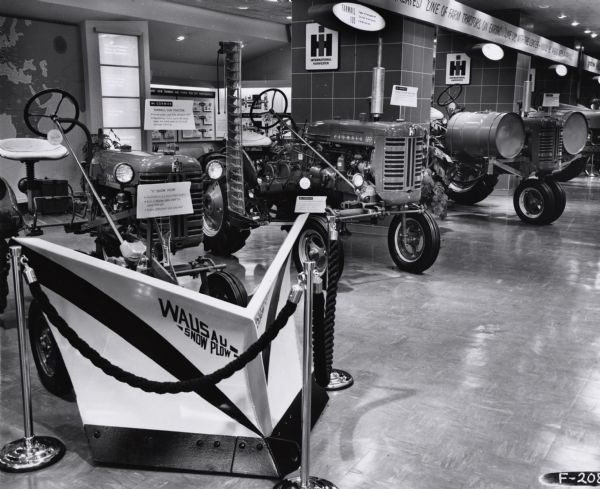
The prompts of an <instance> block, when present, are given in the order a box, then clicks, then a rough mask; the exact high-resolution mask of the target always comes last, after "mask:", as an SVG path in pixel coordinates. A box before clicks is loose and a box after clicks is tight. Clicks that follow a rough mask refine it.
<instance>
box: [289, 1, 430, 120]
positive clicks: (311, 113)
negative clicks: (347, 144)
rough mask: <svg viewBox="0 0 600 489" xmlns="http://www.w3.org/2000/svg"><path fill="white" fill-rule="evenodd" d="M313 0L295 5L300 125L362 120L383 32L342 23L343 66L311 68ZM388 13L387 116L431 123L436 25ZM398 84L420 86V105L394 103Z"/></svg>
mask: <svg viewBox="0 0 600 489" xmlns="http://www.w3.org/2000/svg"><path fill="white" fill-rule="evenodd" d="M315 3H316V2H315ZM312 4H313V2H312V1H311V0H294V2H293V4H292V13H293V19H294V20H293V24H292V98H293V103H292V107H293V115H294V119H295V120H296V122H297V123H298V124H303V123H305V122H307V121H309V122H312V121H317V120H322V119H331V118H333V117H341V118H348V119H358V117H359V114H360V113H361V112H365V113H367V114H368V113H369V112H370V106H369V100H368V97H370V95H371V83H372V70H373V67H374V66H376V64H377V40H378V34H377V33H368V32H363V31H357V30H355V29H352V28H350V27H345V26H342V25H341V24H339V25H337V26H336V30H337V31H338V32H339V39H340V47H339V68H338V69H337V70H335V71H306V70H305V69H304V63H305V26H306V24H307V23H309V22H312V21H313V20H312V19H310V18H309V17H308V8H309V7H310V6H311V5H312ZM383 15H384V17H385V19H386V23H387V25H386V28H385V29H384V30H383V31H382V33H381V36H382V39H383V61H382V64H383V67H384V68H385V69H386V74H385V90H384V96H385V98H384V114H383V116H382V120H386V121H393V120H396V119H398V118H400V117H402V118H405V119H406V120H409V121H411V122H422V123H425V122H428V121H429V103H430V100H431V98H430V95H431V84H432V82H431V70H432V68H433V33H434V29H433V27H431V26H428V25H426V24H423V23H420V22H415V21H412V20H409V19H404V18H403V17H402V16H400V15H396V14H393V13H391V12H385V13H383ZM328 27H329V26H328ZM395 84H399V85H410V86H417V87H418V88H419V91H418V97H419V100H418V107H416V108H402V109H400V108H399V107H396V106H391V105H390V96H391V92H392V86H393V85H395Z"/></svg>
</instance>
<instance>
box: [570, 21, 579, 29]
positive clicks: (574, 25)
mask: <svg viewBox="0 0 600 489" xmlns="http://www.w3.org/2000/svg"><path fill="white" fill-rule="evenodd" d="M571 25H572V26H573V27H577V26H578V25H579V22H577V21H576V20H574V21H573V22H571Z"/></svg>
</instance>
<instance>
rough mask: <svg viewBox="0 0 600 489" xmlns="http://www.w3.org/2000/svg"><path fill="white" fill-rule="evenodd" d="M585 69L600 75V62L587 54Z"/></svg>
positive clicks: (584, 63) (584, 56) (584, 62)
mask: <svg viewBox="0 0 600 489" xmlns="http://www.w3.org/2000/svg"><path fill="white" fill-rule="evenodd" d="M583 69H584V70H585V71H590V72H592V73H598V74H600V61H599V60H597V59H596V58H592V57H591V56H588V55H587V54H584V55H583Z"/></svg>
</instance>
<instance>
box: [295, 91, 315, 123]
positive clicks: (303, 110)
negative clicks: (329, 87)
mask: <svg viewBox="0 0 600 489" xmlns="http://www.w3.org/2000/svg"><path fill="white" fill-rule="evenodd" d="M292 94H293V92H292ZM310 106H311V100H310V99H301V98H296V97H294V102H293V103H292V116H293V117H294V120H295V121H296V124H304V123H305V122H306V121H308V122H311V121H312V118H311V115H310Z"/></svg>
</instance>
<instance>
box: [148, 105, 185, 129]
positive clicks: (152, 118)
mask: <svg viewBox="0 0 600 489" xmlns="http://www.w3.org/2000/svg"><path fill="white" fill-rule="evenodd" d="M144 129H146V130H147V131H161V130H165V131H175V130H180V131H192V130H194V129H196V123H195V122H194V101H193V100H160V99H146V111H145V113H144Z"/></svg>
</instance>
